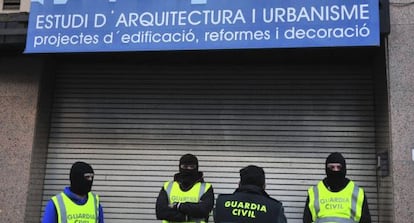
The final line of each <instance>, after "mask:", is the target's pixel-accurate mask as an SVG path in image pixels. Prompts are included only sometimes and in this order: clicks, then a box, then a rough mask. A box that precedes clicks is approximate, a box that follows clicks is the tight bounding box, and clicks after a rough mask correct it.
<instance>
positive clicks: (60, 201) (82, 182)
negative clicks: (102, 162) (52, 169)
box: [42, 162, 104, 223]
mask: <svg viewBox="0 0 414 223" xmlns="http://www.w3.org/2000/svg"><path fill="white" fill-rule="evenodd" d="M69 175H70V187H66V188H65V189H64V191H63V192H61V193H59V194H57V195H56V196H54V197H52V199H51V200H50V201H49V202H48V203H47V205H46V208H45V212H44V215H43V219H42V223H76V222H82V223H96V222H98V223H104V215H103V209H102V206H101V204H100V202H99V196H98V195H97V194H94V193H92V192H91V189H92V183H93V178H94V171H93V169H92V167H91V166H90V165H89V164H87V163H85V162H76V163H74V164H73V165H72V168H71V169H70V174H69Z"/></svg>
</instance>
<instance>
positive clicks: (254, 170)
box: [240, 165, 265, 188]
mask: <svg viewBox="0 0 414 223" xmlns="http://www.w3.org/2000/svg"><path fill="white" fill-rule="evenodd" d="M240 185H256V186H258V187H261V188H264V185H265V173H264V171H263V168H261V167H258V166H255V165H249V166H247V167H244V168H243V169H241V170H240Z"/></svg>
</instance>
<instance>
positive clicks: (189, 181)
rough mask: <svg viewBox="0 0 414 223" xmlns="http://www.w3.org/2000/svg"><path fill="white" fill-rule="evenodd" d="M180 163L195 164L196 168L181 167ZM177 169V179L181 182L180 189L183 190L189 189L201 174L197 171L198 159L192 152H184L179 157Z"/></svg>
mask: <svg viewBox="0 0 414 223" xmlns="http://www.w3.org/2000/svg"><path fill="white" fill-rule="evenodd" d="M181 165H195V166H196V168H194V169H192V170H188V169H182V168H181ZM179 171H180V172H179V174H178V176H179V179H178V181H179V182H180V183H181V189H183V190H188V189H190V188H191V186H192V185H193V184H194V183H195V182H196V181H197V180H199V179H200V178H201V176H202V175H201V176H200V172H198V159H197V157H196V156H194V155H192V154H185V155H183V156H182V157H181V158H180V164H179Z"/></svg>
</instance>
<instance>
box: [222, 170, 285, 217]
mask: <svg viewBox="0 0 414 223" xmlns="http://www.w3.org/2000/svg"><path fill="white" fill-rule="evenodd" d="M214 222H216V223H230V222H233V223H234V222H238V223H240V222H243V223H244V222H249V223H286V217H285V213H284V208H283V205H282V203H281V202H279V201H278V200H276V199H273V198H271V197H270V196H269V195H268V194H267V193H266V192H265V173H264V171H263V169H262V168H261V167H258V166H254V165H250V166H247V167H245V168H243V169H241V170H240V183H239V188H237V189H236V191H235V192H234V193H233V194H221V195H219V196H218V198H217V202H216V209H215V212H214Z"/></svg>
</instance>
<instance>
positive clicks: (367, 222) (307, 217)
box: [303, 178, 371, 223]
mask: <svg viewBox="0 0 414 223" xmlns="http://www.w3.org/2000/svg"><path fill="white" fill-rule="evenodd" d="M346 180H347V182H346V183H345V185H344V186H343V187H342V188H340V189H339V190H337V191H341V190H342V189H344V188H345V187H346V186H347V185H348V183H349V181H350V180H349V179H346ZM322 182H323V183H324V184H325V186H326V187H327V188H329V185H328V183H327V181H326V178H325V179H324V180H323V181H322ZM337 191H334V192H337ZM303 223H312V214H311V212H310V210H309V195H308V197H307V198H306V204H305V210H304V211H303ZM359 223H371V214H370V213H369V208H368V201H367V196H366V194H364V202H363V203H362V213H361V220H360V221H359Z"/></svg>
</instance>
